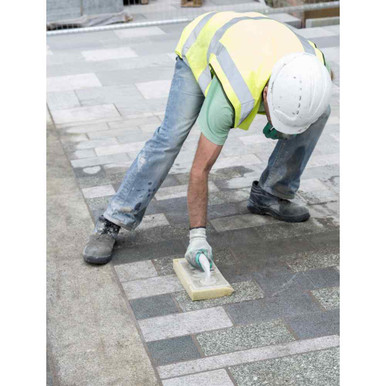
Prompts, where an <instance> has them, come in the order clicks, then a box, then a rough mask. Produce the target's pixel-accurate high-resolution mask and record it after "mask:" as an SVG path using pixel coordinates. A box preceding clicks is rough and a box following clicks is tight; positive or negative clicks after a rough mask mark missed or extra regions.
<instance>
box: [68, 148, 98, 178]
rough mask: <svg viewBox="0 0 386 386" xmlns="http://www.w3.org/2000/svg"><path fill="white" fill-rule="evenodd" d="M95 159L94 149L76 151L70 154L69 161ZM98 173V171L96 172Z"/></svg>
mask: <svg viewBox="0 0 386 386" xmlns="http://www.w3.org/2000/svg"><path fill="white" fill-rule="evenodd" d="M90 157H96V154H95V151H94V149H85V150H76V151H74V153H72V154H70V159H79V158H90ZM98 171H99V170H98ZM91 174H94V173H91Z"/></svg>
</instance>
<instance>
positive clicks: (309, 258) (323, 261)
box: [288, 252, 339, 272]
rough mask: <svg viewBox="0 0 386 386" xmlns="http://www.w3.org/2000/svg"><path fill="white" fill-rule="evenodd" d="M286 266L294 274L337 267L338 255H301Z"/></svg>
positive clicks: (317, 253) (316, 253)
mask: <svg viewBox="0 0 386 386" xmlns="http://www.w3.org/2000/svg"><path fill="white" fill-rule="evenodd" d="M288 265H289V266H290V268H291V269H292V270H293V271H294V272H301V271H307V270H310V269H316V268H326V267H334V266H336V265H339V254H337V253H323V252H322V253H319V252H308V253H302V254H300V255H299V257H298V258H297V259H295V260H293V261H290V262H288Z"/></svg>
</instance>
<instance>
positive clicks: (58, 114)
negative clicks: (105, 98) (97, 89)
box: [51, 104, 120, 124]
mask: <svg viewBox="0 0 386 386" xmlns="http://www.w3.org/2000/svg"><path fill="white" fill-rule="evenodd" d="M51 113H52V118H53V120H54V121H55V123H58V124H60V123H63V124H64V123H71V122H84V121H94V120H95V121H96V120H105V121H107V120H109V119H114V118H120V115H119V112H118V110H117V109H116V108H115V106H114V105H112V104H106V105H99V106H82V107H74V108H72V109H65V110H54V111H51Z"/></svg>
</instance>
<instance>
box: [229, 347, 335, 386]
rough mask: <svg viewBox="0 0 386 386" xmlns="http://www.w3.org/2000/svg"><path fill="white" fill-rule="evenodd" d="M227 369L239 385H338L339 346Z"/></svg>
mask: <svg viewBox="0 0 386 386" xmlns="http://www.w3.org/2000/svg"><path fill="white" fill-rule="evenodd" d="M230 372H231V374H232V375H233V377H234V379H235V380H236V383H237V385H239V386H258V385H259V386H260V385H267V386H268V385H269V386H283V385H289V386H290V385H292V386H338V385H339V349H338V348H331V349H327V350H321V351H315V352H309V353H305V354H299V355H292V356H288V357H284V358H277V359H270V360H266V361H261V362H255V363H251V364H246V365H241V366H235V367H231V368H230Z"/></svg>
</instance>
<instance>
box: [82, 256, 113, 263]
mask: <svg viewBox="0 0 386 386" xmlns="http://www.w3.org/2000/svg"><path fill="white" fill-rule="evenodd" d="M111 259H112V256H109V257H93V256H85V255H83V260H84V261H85V262H86V263H88V264H94V265H104V264H107V263H109V262H110V261H111Z"/></svg>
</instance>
